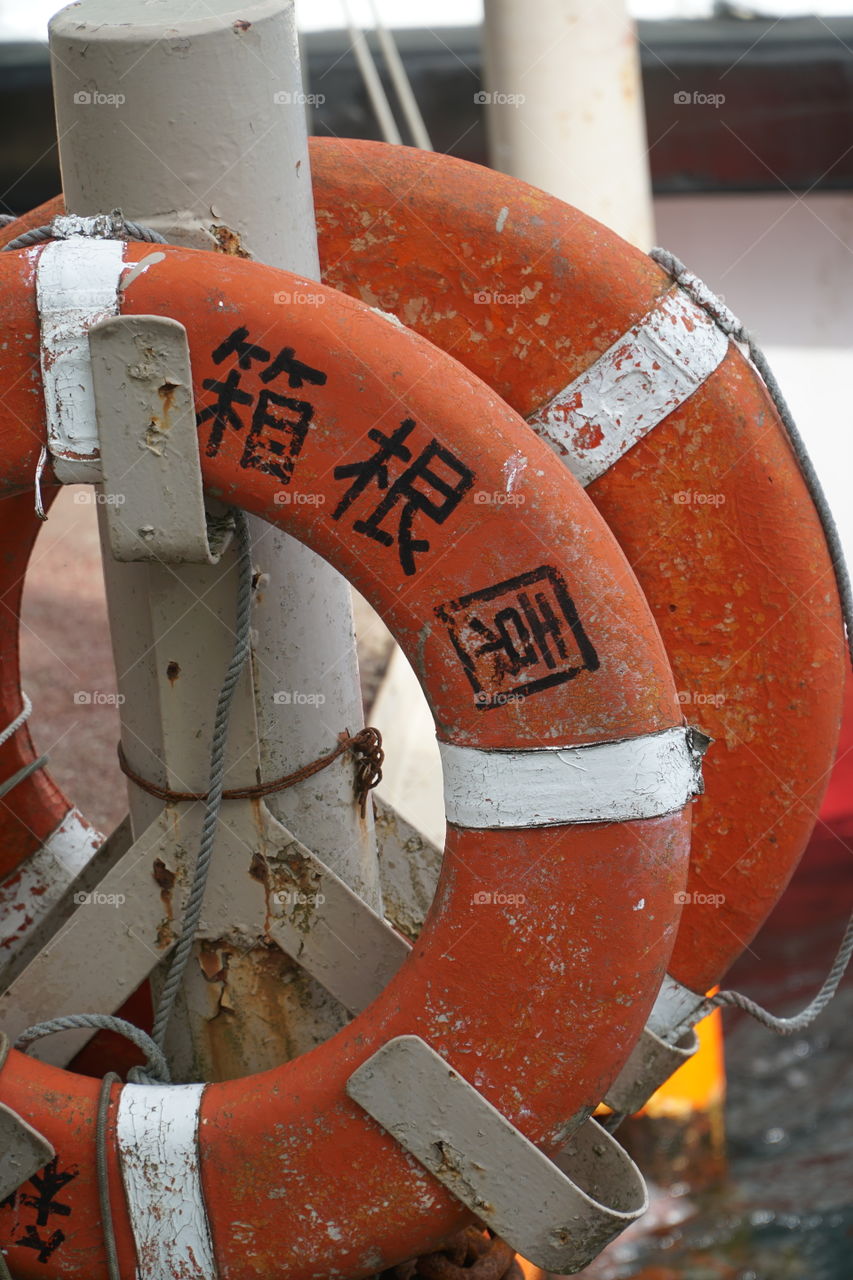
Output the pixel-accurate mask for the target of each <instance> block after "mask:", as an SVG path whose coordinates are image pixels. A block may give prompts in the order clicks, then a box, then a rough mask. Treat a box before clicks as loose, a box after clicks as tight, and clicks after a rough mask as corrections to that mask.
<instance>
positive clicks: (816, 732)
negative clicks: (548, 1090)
mask: <svg viewBox="0 0 853 1280" xmlns="http://www.w3.org/2000/svg"><path fill="white" fill-rule="evenodd" d="M311 170H312V174H313V181H314V201H315V207H316V216H317V233H318V238H319V247H320V259H321V266H322V271H323V279H324V280H325V281H326V282H327V283H328V284H331V285H334V286H335V288H338V289H341V290H343V291H344V292H347V293H350V294H352V295H354V296H355V297H360V298H362V299H364V300H365V301H368V302H370V303H371V304H372V305H374V306H378V307H381V308H383V309H384V310H386V311H389V312H391V313H392V314H394V315H396V316H398V317H399V319H400V320H402V321H403V322H404V323H405V324H406V325H407V326H409V327H411V328H413V329H414V330H416V332H418V333H422V334H423V335H424V336H425V337H427V338H429V340H430V341H431V342H432V343H434V344H435V345H436V346H438V347H441V348H442V349H443V350H444V351H448V352H450V353H451V354H452V355H453V356H454V358H455V359H456V360H459V361H460V362H461V363H462V364H464V365H466V366H467V368H469V369H470V370H471V371H472V372H473V373H475V374H476V375H477V376H478V377H479V378H482V379H483V381H484V382H486V383H487V384H488V385H489V386H491V387H493V388H494V390H495V391H497V393H498V394H499V395H500V396H501V397H502V398H503V399H504V400H506V402H507V403H508V404H510V405H512V407H513V408H514V409H516V410H517V411H518V412H519V413H520V414H521V415H522V416H523V417H525V418H526V419H527V420H528V421H529V422H530V423H531V425H532V426H533V427H534V429H535V430H536V431H537V432H538V433H539V434H540V435H541V436H542V438H543V439H545V440H546V441H548V442H549V443H550V444H551V447H552V448H554V449H555V451H556V452H558V454H559V455H560V456H561V457H563V458H564V460H565V462H566V465H567V466H568V467H569V468H570V469H571V470H573V471H574V472H575V474H577V475H579V476H581V477H582V478H583V479H584V481H585V482H586V483H587V484H588V493H589V495H590V497H591V498H592V500H593V502H594V503H595V504H596V506H597V507H598V509H599V511H600V512H601V514H602V515H603V516H604V518H605V520H606V521H607V523H608V524H609V526H610V528H611V529H612V531H613V532H614V534H615V535H616V538H617V539H618V541H619V543H620V545H621V547H622V549H623V551H624V552H625V554H626V555H627V557H628V560H629V561H630V563H631V565H632V567H633V569H634V571H635V573H636V574H637V577H638V579H639V581H640V584H641V586H642V587H643V590H644V592H645V594H646V597H647V599H648V601H649V604H650V606H651V608H652V612H653V613H654V615H655V620H656V621H657V624H658V626H659V628H660V631H661V635H662V636H663V639H664V643H665V645H666V649H667V653H668V654H669V658H670V661H671V663H672V668H673V672H674V674H675V677H676V685H677V689H678V696H679V698H680V699H681V700H682V702H683V703H684V704H685V710H686V713H687V714H688V716H689V717H690V719H691V722H693V723H696V724H698V725H699V726H700V727H701V728H702V729H703V730H704V731H705V732H706V733H708V734H709V735H710V736H711V737H712V738H713V739H714V742H715V748H714V751H713V752H712V753H711V754H710V755H709V758H708V761H707V765H706V787H707V797H706V800H705V801H704V802H703V803H702V804H701V805H699V806H698V808H697V810H696V813H695V816H694V826H693V842H692V850H691V856H690V874H689V877H688V883H687V886H686V890H685V895H684V899H685V906H684V913H683V915H682V919H681V924H680V926H679V932H678V940H677V942H676V946H675V951H674V953H673V957H672V961H671V965H670V969H669V972H670V974H671V975H672V976H673V977H674V978H675V979H676V980H677V982H678V983H680V984H681V985H683V986H684V987H687V988H689V989H690V990H692V991H694V992H697V993H699V994H700V995H703V994H704V993H705V992H707V991H708V990H710V988H711V987H713V986H715V985H716V984H718V983H719V982H720V981H721V979H722V978H723V976H724V975H725V973H726V971H727V970H728V969H729V967H730V965H731V964H732V963H733V961H734V960H735V959H736V958H737V957H738V955H740V953H741V951H742V950H743V949H744V948H745V947H746V946H747V945H748V944H749V943H750V942H751V941H752V939H753V937H754V936H755V934H756V932H757V931H758V929H759V928H760V926H761V924H762V923H763V921H764V919H765V918H766V916H767V915H768V913H769V912H770V910H771V908H772V907H773V906H774V904H775V903H776V901H777V900H778V898H779V897H780V896H781V894H782V891H783V890H784V888H785V886H786V884H787V883H788V880H789V879H790V877H791V875H792V873H793V871H794V868H795V867H796V865H797V863H798V861H799V859H800V857H801V856H802V853H803V850H804V849H805V846H806V843H807V841H808V839H809V836H810V835H811V832H812V829H813V827H814V824H815V821H816V819H817V814H818V810H819V808H820V801H821V797H822V796H823V793H824V790H825V788H826V785H827V783H828V780H829V775H830V771H831V768H832V763H833V760H834V757H835V748H836V744H837V741H838V734H839V728H840V721H841V709H842V700H843V693H844V685H845V670H846V653H845V646H844V630H843V626H842V622H841V614H840V606H839V600H838V593H837V591H836V585H835V580H834V576H833V566H832V561H831V558H830V555H829V552H828V550H827V546H826V539H825V536H824V533H823V530H822V528H821V525H820V521H819V519H818V516H817V513H816V511H815V509H814V504H813V502H812V499H811V497H810V496H809V493H808V490H807V488H806V485H805V483H804V481H803V478H802V475H801V474H800V470H799V467H798V465H797V462H796V459H795V458H794V456H793V453H792V450H791V447H790V444H789V442H788V439H787V436H786V433H785V430H784V427H783V425H782V423H781V421H780V419H779V415H778V413H777V411H776V408H775V406H774V404H773V402H772V400H771V399H770V396H769V395H768V393H767V390H766V388H765V387H764V385H763V383H762V382H761V379H760V378H759V376H758V374H757V373H756V371H755V370H754V369H753V367H752V366H751V364H750V363H749V361H748V360H747V359H746V358H745V357H744V356H743V355H742V354H741V352H740V351H739V350H738V348H737V346H736V345H735V344H734V343H733V342H729V341H728V340H727V339H726V338H725V337H724V336H723V335H722V334H721V333H719V332H718V331H717V332H716V334H713V333H712V334H711V337H712V338H714V337H716V342H717V353H716V355H714V354H713V353H711V357H710V359H709V360H708V362H707V363H706V365H705V368H708V366H709V365H712V364H713V361H714V360H715V359H716V360H717V363H716V364H715V365H713V367H712V369H711V371H710V372H708V373H707V376H705V377H700V376H697V373H698V374H701V373H702V372H703V370H702V369H701V368H700V369H698V370H697V368H696V364H697V363H698V364H699V365H701V364H702V361H703V359H704V357H703V353H702V349H701V342H699V341H697V338H700V339H701V338H703V337H704V339H705V341H706V342H707V337H706V336H705V335H707V332H708V330H712V331H713V330H714V326H713V325H712V324H710V322H709V319H708V317H707V316H704V315H703V314H702V312H701V310H700V309H699V308H697V307H695V306H692V304H691V303H690V300H689V298H687V295H686V294H685V293H684V292H683V291H682V290H680V289H679V288H677V287H674V286H673V281H672V280H671V279H670V278H669V276H667V275H666V274H665V273H664V272H663V271H662V270H661V269H660V268H659V267H658V266H657V265H656V264H655V263H654V262H653V261H651V260H650V259H649V258H648V257H647V256H646V255H645V254H643V253H641V252H639V251H638V250H637V249H634V248H633V247H632V246H630V245H628V244H627V243H626V242H625V241H623V240H622V239H620V237H619V236H617V235H616V234H615V233H614V232H611V231H609V230H608V229H607V228H606V227H603V226H601V224H599V223H597V222H595V221H593V220H592V219H591V218H588V217H586V216H585V215H584V214H582V213H580V212H579V211H578V210H577V209H573V208H571V207H570V206H568V205H566V204H564V203H563V202H562V201H560V200H557V199H555V198H554V197H552V196H549V195H547V194H545V193H544V192H542V191H539V190H536V189H535V188H532V187H529V186H527V185H526V184H525V183H522V182H519V181H518V180H517V179H515V178H509V177H507V176H505V175H504V174H500V173H495V172H490V171H484V170H483V169H481V168H479V167H477V166H476V165H472V164H469V163H467V162H465V161H461V160H456V159H453V158H452V157H450V156H444V155H435V154H432V153H429V152H424V151H418V150H415V149H412V148H405V147H391V146H388V145H386V144H385V143H379V142H364V141H354V140H349V139H326V138H315V139H312V142H311ZM703 327H704V334H703V333H702V332H701V330H702V329H703ZM666 328H669V330H670V332H671V333H674V334H675V335H676V341H675V342H672V341H666V337H667V335H666V333H665V332H664V330H665V329H666ZM638 329H644V330H645V332H646V334H649V335H650V337H651V343H650V346H651V348H652V351H653V353H654V356H655V357H656V359H654V360H652V361H648V359H646V363H645V365H644V363H643V360H644V357H643V352H642V351H641V349H640V343H638V341H637V337H636V332H633V333H632V331H636V330H638ZM679 348H680V349H679ZM666 358H669V359H670V360H671V361H672V362H673V367H672V368H671V369H670V370H669V373H670V377H671V376H672V372H673V369H674V373H675V383H676V384H678V382H679V379H680V380H681V382H680V385H670V387H669V388H668V389H667V388H666V382H667V378H666V374H667V370H666V369H665V368H661V367H660V364H662V363H663V362H664V361H665V359H666ZM691 361H693V362H694V367H693V368H692V369H691V368H690V367H689V366H690V362H691ZM594 372H598V373H599V374H600V376H601V381H600V382H599V383H598V384H597V385H596V384H595V383H594V382H593V379H592V378H591V376H590V375H591V373H594ZM625 375H627V376H625ZM591 384H592V385H591ZM602 391H603V392H604V393H605V395H606V399H605V402H604V411H603V413H602V412H597V411H598V410H599V409H600V407H601V406H600V404H599V403H598V402H597V401H596V396H598V395H599V394H601V393H602ZM632 396H633V398H634V409H635V415H633V416H634V418H635V419H636V420H634V421H633V425H631V423H632V413H631V412H630V410H631V405H630V401H631V398H632ZM623 409H626V410H628V411H627V412H626V413H625V415H624V417H625V421H626V422H627V423H628V424H629V425H628V426H626V427H625V431H626V433H629V434H628V438H627V439H626V440H623V441H622V442H621V443H620V447H621V448H622V449H624V450H625V451H624V452H623V453H621V455H619V454H617V453H616V451H615V448H610V447H609V446H608V439H607V437H608V435H609V434H610V433H608V432H607V431H604V433H602V427H603V426H604V427H606V426H607V422H606V416H607V415H608V414H609V413H612V415H613V419H614V422H615V423H618V422H619V418H620V414H621V411H622V410H623ZM644 414H645V419H643V415H644ZM650 426H651V427H652V428H653V429H652V430H650V431H649V430H648V428H649V427H650ZM602 434H603V436H604V438H602ZM602 445H603V447H601V446H602ZM626 446H627V448H626ZM597 454H603V458H599V457H597V456H596V455H597Z"/></svg>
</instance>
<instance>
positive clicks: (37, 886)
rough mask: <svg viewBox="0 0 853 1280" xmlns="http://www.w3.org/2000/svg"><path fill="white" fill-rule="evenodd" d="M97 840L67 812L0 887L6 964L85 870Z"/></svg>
mask: <svg viewBox="0 0 853 1280" xmlns="http://www.w3.org/2000/svg"><path fill="white" fill-rule="evenodd" d="M101 840H102V836H101V834H100V832H98V831H96V830H95V829H94V827H90V826H89V824H88V822H86V820H85V819H84V818H82V817H81V816H80V814H79V813H78V812H77V810H76V809H71V810H70V811H69V812H68V813H67V814H66V815H65V817H64V818H63V819H62V822H61V823H60V824H59V826H58V827H57V828H56V830H55V831H52V832H51V834H50V835H49V836H48V837H47V839H46V840H45V842H44V844H43V845H42V846H41V848H40V849H36V851H35V853H32V854H30V856H29V857H28V858H27V860H26V862H24V863H22V864H21V866H19V867H17V868H16V869H15V871H14V872H13V874H12V875H10V876H9V877H8V878H7V879H6V881H5V882H4V883H3V884H2V885H0V947H2V954H3V956H4V957H5V959H6V960H9V959H11V958H12V957H13V956H14V955H15V951H16V942H20V941H22V940H23V938H24V937H25V936H27V935H28V934H29V933H30V931H31V929H32V928H33V926H34V925H35V924H36V923H37V922H38V921H39V920H41V919H42V918H43V917H44V916H45V915H46V914H47V913H48V911H50V910H51V909H52V908H53V907H54V906H55V905H56V903H57V902H58V901H59V899H60V898H61V897H62V895H63V894H64V893H65V891H66V890H67V888H68V886H69V885H70V884H71V882H72V880H74V879H75V877H76V876H77V875H79V873H80V872H81V871H82V870H83V869H84V867H86V866H87V864H88V862H89V859H90V858H91V857H92V855H93V854H94V852H95V850H96V849H97V848H98V845H99V844H100V843H101Z"/></svg>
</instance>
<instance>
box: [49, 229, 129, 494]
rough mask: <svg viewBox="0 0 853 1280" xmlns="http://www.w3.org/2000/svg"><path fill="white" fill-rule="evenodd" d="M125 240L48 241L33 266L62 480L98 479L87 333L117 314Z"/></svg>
mask: <svg viewBox="0 0 853 1280" xmlns="http://www.w3.org/2000/svg"><path fill="white" fill-rule="evenodd" d="M123 255H124V244H123V243H122V242H121V241H119V240H90V239H87V238H86V237H84V236H80V237H76V238H74V239H72V240H56V241H52V242H51V243H50V244H47V245H45V247H44V249H43V250H42V253H41V256H40V258H39V260H38V267H37V268H36V299H37V302H38V310H39V316H40V318H41V372H42V379H43V382H44V399H45V408H46V415H47V439H48V448H49V449H50V452H51V454H52V455H53V459H54V470H55V472H56V475H57V477H58V478H59V480H61V481H62V482H63V483H64V484H70V483H74V482H85V481H87V480H88V481H91V480H98V479H99V478H100V462H99V448H98V428H97V423H96V420H95V394H94V391H93V389H92V363H91V360H90V358H89V339H88V331H89V329H90V328H91V327H92V325H93V324H97V323H98V321H100V320H106V319H107V318H108V317H109V316H114V315H117V314H118V309H119V302H118V293H119V278H120V275H121V270H122V266H123Z"/></svg>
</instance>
